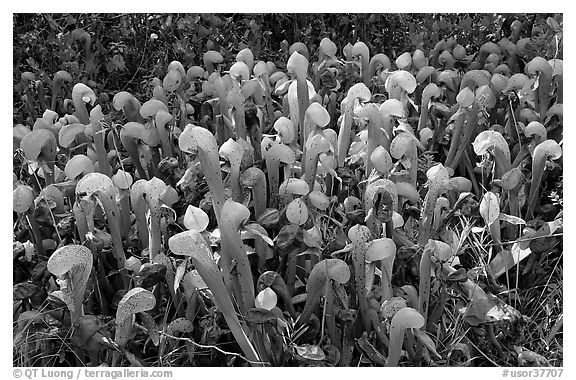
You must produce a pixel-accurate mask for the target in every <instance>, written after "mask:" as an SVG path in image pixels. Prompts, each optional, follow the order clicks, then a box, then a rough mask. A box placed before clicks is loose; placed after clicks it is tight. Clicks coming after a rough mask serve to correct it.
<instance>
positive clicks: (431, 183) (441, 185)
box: [418, 164, 450, 245]
mask: <svg viewBox="0 0 576 380" xmlns="http://www.w3.org/2000/svg"><path fill="white" fill-rule="evenodd" d="M426 177H427V178H428V192H427V193H426V197H425V198H424V208H423V210H422V215H421V216H420V228H419V231H418V244H420V245H424V244H426V242H427V241H428V239H429V238H430V237H431V236H430V235H431V233H432V222H433V219H434V207H435V205H436V200H437V199H438V197H440V195H441V194H442V193H443V192H444V191H445V190H446V187H447V186H448V184H449V181H450V179H449V175H448V170H447V169H446V168H445V167H444V165H442V164H438V165H435V166H433V167H431V168H430V169H428V171H427V172H426Z"/></svg>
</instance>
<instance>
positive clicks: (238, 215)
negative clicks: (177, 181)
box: [219, 199, 254, 312]
mask: <svg viewBox="0 0 576 380" xmlns="http://www.w3.org/2000/svg"><path fill="white" fill-rule="evenodd" d="M249 218H250V211H249V210H248V209H247V208H246V206H244V205H243V204H241V203H238V202H234V201H233V200H231V199H228V200H226V202H225V203H224V206H223V207H222V217H221V224H219V226H220V233H221V234H222V253H221V255H222V269H223V271H224V273H225V276H227V275H228V274H229V275H230V276H231V281H232V284H233V285H234V286H233V288H232V290H233V291H234V293H235V297H236V299H237V301H238V302H239V303H240V310H241V311H242V312H246V311H248V310H249V309H251V308H253V307H254V283H253V279H252V271H251V269H250V262H249V260H248V255H247V254H246V252H245V250H244V248H243V244H242V239H241V237H240V231H239V228H240V224H242V223H244V222H246V221H247V220H248V219H249Z"/></svg>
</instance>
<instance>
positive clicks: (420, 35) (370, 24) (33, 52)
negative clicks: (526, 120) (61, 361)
mask: <svg viewBox="0 0 576 380" xmlns="http://www.w3.org/2000/svg"><path fill="white" fill-rule="evenodd" d="M549 17H553V18H556V19H558V15H556V14H552V13H550V14H545V13H539V14H536V13H534V14H524V13H523V14H493V13H490V14H477V13H459V14H278V13H269V14H241V13H236V14H106V13H102V14H33V13H30V14H22V13H20V14H14V15H13V41H12V49H13V50H12V53H13V68H14V70H13V93H12V94H13V101H12V106H13V113H12V117H13V124H18V123H21V124H25V125H28V126H32V125H33V124H34V119H33V118H32V117H31V115H30V114H29V112H28V110H27V108H26V104H25V103H24V102H22V100H21V97H22V93H23V92H24V87H25V85H24V84H23V82H22V81H21V74H22V73H23V72H26V71H30V72H32V73H34V74H35V75H36V78H37V79H40V80H41V81H42V82H43V83H45V86H46V87H50V86H51V83H52V79H51V78H52V76H53V74H54V73H56V72H57V71H59V70H66V71H68V72H69V73H70V74H71V75H72V77H73V83H77V82H84V83H86V84H87V85H88V86H89V87H91V88H92V89H93V90H94V91H95V92H96V94H98V95H101V94H106V95H108V97H109V98H110V99H112V97H113V96H114V94H116V93H117V92H119V91H129V92H131V93H132V94H134V96H136V97H137V98H139V99H149V98H150V97H151V96H152V89H151V88H150V86H149V82H150V80H151V79H152V78H154V77H158V78H163V77H164V76H165V75H166V74H167V72H166V69H167V67H168V64H169V63H170V62H172V61H174V60H178V61H180V62H181V63H182V64H183V65H184V67H190V66H193V65H201V64H202V55H203V53H204V52H206V51H208V50H218V51H220V52H221V53H222V54H223V56H224V60H225V63H226V64H229V63H231V62H233V61H234V58H235V56H236V54H237V53H238V51H240V50H242V49H244V48H246V47H249V48H250V49H251V50H252V52H253V53H254V56H255V57H256V59H260V60H270V61H273V62H274V63H275V64H276V67H277V68H278V69H279V70H284V69H285V65H286V61H287V59H288V49H289V46H290V45H291V44H292V43H294V42H296V41H300V42H303V43H304V44H305V45H306V46H307V47H308V50H309V51H310V52H311V55H312V57H315V56H316V54H317V50H318V44H319V42H320V41H321V40H322V38H324V37H328V38H330V39H331V40H332V41H333V42H334V43H335V44H336V46H338V48H339V51H338V55H340V56H341V55H342V53H341V49H342V47H343V46H345V45H346V44H347V43H351V44H354V43H355V42H357V41H363V42H364V43H366V44H367V45H368V47H369V49H370V52H382V53H385V54H386V55H388V57H390V59H391V60H395V59H396V57H397V56H399V55H401V54H402V53H404V52H406V51H410V52H411V51H414V49H416V48H418V49H422V50H423V51H425V52H428V51H430V50H431V49H432V48H433V47H434V46H435V45H436V43H437V42H438V41H440V40H442V39H444V38H448V37H453V38H455V39H456V41H457V42H458V43H459V44H461V45H462V46H464V47H465V48H466V51H467V53H468V54H474V53H475V52H477V51H478V49H479V48H480V46H481V45H482V44H483V43H485V42H487V41H493V42H498V41H499V40H500V39H501V38H503V37H506V36H508V35H509V34H510V26H511V24H512V22H513V21H514V20H520V21H521V22H522V23H523V24H524V28H523V31H522V36H521V37H531V38H532V43H531V44H529V45H528V47H527V51H526V61H529V60H530V59H532V58H533V57H535V56H542V57H544V58H545V59H546V60H548V59H552V58H559V59H562V58H563V44H561V43H560V44H559V43H558V38H557V36H558V35H560V36H561V35H562V30H561V29H560V30H559V29H558V28H556V27H555V26H554V25H550V24H549V23H547V20H548V18H549ZM560 18H561V16H560ZM78 28H83V29H84V30H85V31H86V32H88V33H89V34H90V36H91V37H92V40H91V46H90V49H89V50H86V48H85V45H84V44H83V43H82V42H81V41H75V39H74V38H73V36H72V31H74V30H76V29H78ZM312 57H311V58H310V61H311V62H312V61H313V60H315V58H312ZM15 171H16V170H15ZM555 173H556V174H557V176H556V177H549V178H548V182H547V184H548V188H547V197H548V198H549V199H548V200H547V202H548V203H550V204H554V205H555V206H558V209H561V207H562V205H563V185H562V184H563V182H562V181H563V180H562V178H561V174H562V172H561V171H560V173H558V172H555ZM555 211H557V209H555ZM553 242H554V244H559V243H558V241H557V240H554V241H553ZM545 244H552V243H550V242H548V243H545ZM560 244H561V243H560ZM537 264H538V265H540V266H539V267H538V268H535V269H534V272H533V273H532V272H531V273H528V275H527V276H525V277H524V278H523V282H522V284H521V286H520V288H521V292H522V294H520V295H519V297H520V298H522V299H525V300H531V301H529V304H528V305H524V306H523V310H522V311H523V313H524V314H525V315H527V316H529V317H530V318H531V320H532V322H531V325H530V328H527V329H526V331H524V332H523V333H525V334H527V335H526V336H523V339H525V341H526V342H528V343H526V347H529V348H530V349H532V350H534V351H542V350H544V349H546V350H549V352H550V355H549V356H548V357H547V359H548V360H549V361H550V363H551V364H552V365H554V366H561V365H563V363H564V361H563V351H562V347H563V342H562V334H558V335H555V336H553V341H548V339H547V338H548V337H549V336H550V335H549V333H550V330H551V329H553V328H554V326H555V324H556V321H557V319H558V318H559V317H560V316H562V315H563V294H562V291H563V278H562V258H561V255H557V256H554V257H551V258H550V259H549V260H543V261H541V262H538V263H535V264H534V265H537ZM18 270H19V269H18V268H17V267H15V269H14V278H17V277H18V276H19V275H20V274H19V273H18ZM524 274H526V273H524ZM524 274H523V275H524ZM14 282H15V283H16V280H14ZM542 305H544V306H542ZM460 332H461V331H460ZM455 334H456V335H457V332H455ZM60 344H61V343H60ZM57 345H58V342H56V343H53V345H52V346H50V347H48V348H49V349H50V350H53V351H50V352H51V354H54V355H55V353H54V352H57V351H58V350H59V348H58V347H56V346H57ZM497 359H498V353H497V352H493V353H491V354H490V357H489V358H487V361H483V360H484V358H480V361H483V362H482V363H483V364H486V365H491V363H490V362H491V361H492V360H497Z"/></svg>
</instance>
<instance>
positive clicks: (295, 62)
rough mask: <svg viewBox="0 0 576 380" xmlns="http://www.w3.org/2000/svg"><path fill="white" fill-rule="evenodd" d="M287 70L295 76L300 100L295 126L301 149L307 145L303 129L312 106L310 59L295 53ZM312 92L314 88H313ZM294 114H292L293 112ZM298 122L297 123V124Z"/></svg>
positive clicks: (289, 59)
mask: <svg viewBox="0 0 576 380" xmlns="http://www.w3.org/2000/svg"><path fill="white" fill-rule="evenodd" d="M286 69H287V70H288V72H289V73H291V74H293V75H294V77H295V79H296V93H297V98H298V103H297V110H294V112H297V114H298V118H297V119H296V120H292V121H294V125H295V127H296V136H297V139H296V141H300V148H302V146H303V145H304V143H305V140H304V136H303V127H304V117H305V113H306V109H307V108H308V105H309V104H310V98H309V96H310V95H309V91H308V83H307V80H306V76H307V73H308V59H306V57H305V56H303V55H302V54H300V53H298V52H297V51H295V52H294V53H292V55H291V56H290V58H288V63H287V64H286ZM312 91H314V90H313V88H312ZM291 113H292V112H291ZM296 121H297V122H296Z"/></svg>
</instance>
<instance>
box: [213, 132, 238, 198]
mask: <svg viewBox="0 0 576 380" xmlns="http://www.w3.org/2000/svg"><path fill="white" fill-rule="evenodd" d="M219 154H220V156H222V157H224V158H225V159H227V160H228V162H229V163H230V176H229V182H230V186H231V187H232V198H233V199H234V200H235V201H236V202H240V200H241V198H242V189H241V187H240V164H241V163H242V157H243V156H244V148H242V145H240V144H239V143H237V142H236V141H234V140H232V139H228V140H226V142H225V143H224V144H222V146H221V147H220V150H219Z"/></svg>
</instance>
